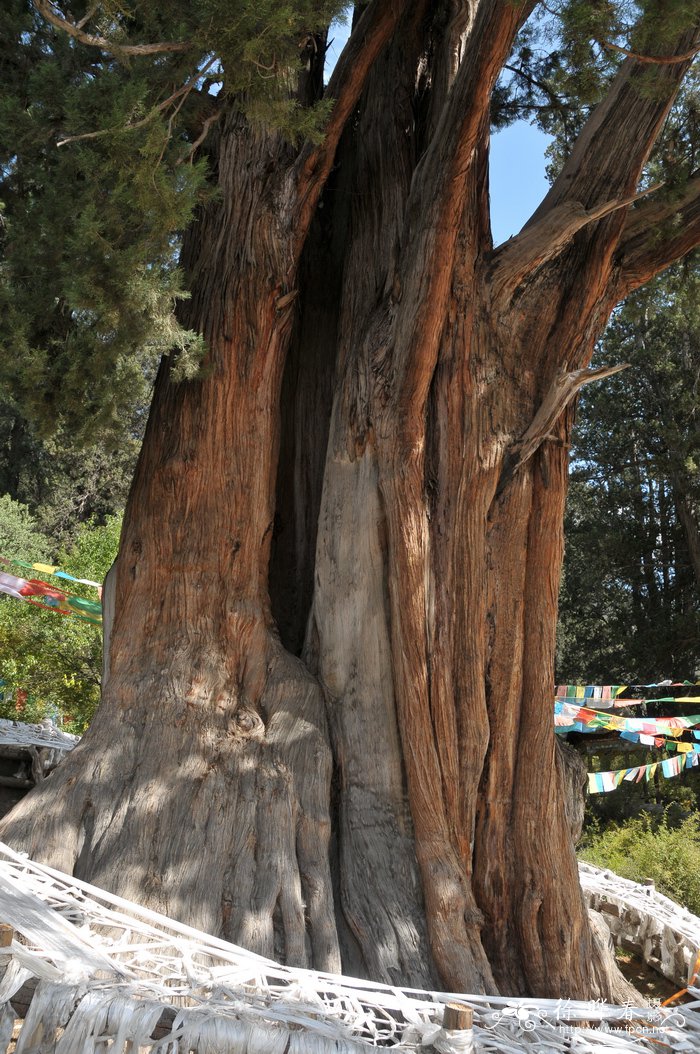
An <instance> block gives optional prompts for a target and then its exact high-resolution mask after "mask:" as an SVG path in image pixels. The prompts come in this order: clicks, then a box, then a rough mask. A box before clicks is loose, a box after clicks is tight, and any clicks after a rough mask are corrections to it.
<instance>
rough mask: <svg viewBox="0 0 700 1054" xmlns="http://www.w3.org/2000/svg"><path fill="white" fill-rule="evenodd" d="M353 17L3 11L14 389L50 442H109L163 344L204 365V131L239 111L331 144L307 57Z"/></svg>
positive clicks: (190, 365) (91, 8)
mask: <svg viewBox="0 0 700 1054" xmlns="http://www.w3.org/2000/svg"><path fill="white" fill-rule="evenodd" d="M37 8H38V9H37ZM341 8H342V5H341V4H338V3H337V2H335V3H328V2H321V3H314V2H311V0H302V2H300V3H294V4H279V3H275V2H272V0H256V2H254V3H253V2H250V0H244V2H234V3H230V2H228V0H227V2H223V0H195V2H184V0H173V2H170V3H166V4H161V3H155V2H144V3H138V4H136V3H129V4H125V3H113V2H102V3H98V4H97V5H94V4H88V3H81V2H78V3H75V4H71V6H70V9H68V8H67V7H63V6H62V5H60V4H49V3H42V2H38V3H37V5H36V6H34V5H33V4H32V3H31V2H30V0H8V2H7V3H6V4H5V5H3V9H2V11H0V79H1V80H2V83H3V85H4V86H5V91H4V94H3V97H2V99H1V100H0V144H1V145H0V208H1V211H0V317H1V318H2V320H3V323H2V326H1V327H0V383H1V384H3V385H4V386H8V387H9V389H10V390H11V391H12V392H13V396H14V398H15V399H16V400H17V402H18V404H19V407H20V409H21V411H22V412H23V413H24V414H26V415H27V416H29V417H31V418H32V419H33V420H34V421H35V422H36V424H37V427H38V428H39V429H40V430H41V431H42V432H43V433H45V434H48V433H50V432H52V431H54V430H55V429H56V428H57V427H66V428H69V429H70V430H71V432H72V433H73V435H74V436H78V437H84V438H86V439H87V438H88V437H89V436H90V435H91V434H93V435H94V434H95V432H96V431H98V430H101V431H103V432H104V430H105V429H108V428H109V427H110V425H111V424H114V423H116V422H117V421H118V419H119V417H120V416H121V415H122V414H123V413H124V412H125V410H126V409H127V408H129V407H130V406H133V405H134V404H135V403H136V402H138V401H140V400H141V401H142V400H143V397H144V393H145V390H146V385H147V381H148V378H149V375H150V373H151V372H152V366H153V362H154V361H155V360H156V359H157V358H159V357H160V355H161V354H162V353H164V352H166V353H172V352H175V353H177V355H178V360H179V375H180V376H181V377H184V376H192V375H193V373H196V371H197V366H198V362H199V361H200V359H201V355H202V353H203V346H202V343H201V340H200V338H199V337H198V335H197V334H195V333H192V332H190V331H187V330H184V329H183V328H182V327H181V326H180V325H179V324H178V322H177V321H176V317H175V315H174V307H175V305H176V303H177V301H178V299H179V298H181V297H182V296H183V295H185V294H184V292H183V290H182V288H181V283H180V277H179V273H178V270H177V256H178V245H179V238H180V235H181V233H182V231H183V229H184V227H185V226H186V224H187V223H188V222H189V220H190V218H191V216H192V213H193V209H194V207H195V206H196V204H197V202H198V201H200V200H202V198H203V196H205V195H206V194H207V193H208V192H209V190H208V170H207V162H206V143H205V142H204V138H205V134H206V133H207V131H209V130H210V129H211V128H212V127H214V126H215V119H216V117H217V114H218V112H219V111H220V110H221V108H222V106H223V105H227V106H231V105H234V106H236V107H238V108H240V109H241V111H242V112H243V113H244V114H246V115H247V116H248V119H249V120H254V121H263V122H265V123H267V124H273V125H274V126H275V127H277V128H278V129H279V130H280V132H281V133H282V134H284V135H287V136H288V137H290V138H292V139H296V138H299V137H300V136H311V137H314V136H318V134H319V132H320V129H321V127H322V124H323V119H324V115H325V113H326V112H327V109H326V108H325V107H324V106H323V105H322V104H321V105H307V103H308V102H309V101H308V100H303V101H302V100H301V98H300V96H299V93H298V90H297V89H298V81H299V73H300V71H301V68H302V67H301V60H300V54H302V53H304V47H303V45H304V41H305V40H307V39H309V38H310V37H311V36H312V35H313V34H318V35H319V37H318V39H319V42H320V43H319V46H320V47H321V48H322V47H323V41H324V39H325V37H324V32H325V30H324V27H325V26H327V24H328V22H329V21H330V19H331V18H332V17H333V16H335V15H337V14H338V13H339V11H340V9H341ZM68 11H70V14H69V13H68ZM44 15H47V16H50V17H43V16H44ZM51 18H53V19H54V20H55V19H59V20H60V19H63V20H64V21H65V22H68V23H71V24H72V25H73V26H78V27H80V28H79V30H74V31H73V32H72V34H71V32H66V31H65V30H64V28H61V26H60V25H59V26H57V25H54V24H52V21H51ZM76 36H78V37H80V38H81V39H76ZM145 45H159V47H158V48H157V49H156V50H155V51H154V52H153V53H143V52H142V51H140V50H139V48H141V49H143V48H144V46H145ZM313 101H314V100H311V103H313Z"/></svg>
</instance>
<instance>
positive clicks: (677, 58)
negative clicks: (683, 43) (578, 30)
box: [600, 40, 700, 66]
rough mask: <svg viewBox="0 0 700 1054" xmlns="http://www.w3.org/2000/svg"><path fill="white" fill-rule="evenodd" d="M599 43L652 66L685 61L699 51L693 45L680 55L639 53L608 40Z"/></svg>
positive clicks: (609, 49)
mask: <svg viewBox="0 0 700 1054" xmlns="http://www.w3.org/2000/svg"><path fill="white" fill-rule="evenodd" d="M600 44H601V47H604V48H607V50H608V51H617V52H618V53H619V54H620V55H626V56H627V58H630V59H636V61H637V62H646V63H648V64H650V65H652V66H666V65H668V64H669V63H674V62H687V61H688V59H694V58H695V56H696V55H697V54H698V52H700V47H695V48H691V49H690V50H689V51H685V52H684V53H683V54H682V55H640V54H639V52H638V51H631V50H630V49H629V48H623V47H620V45H619V44H613V43H612V41H610V40H601V42H600Z"/></svg>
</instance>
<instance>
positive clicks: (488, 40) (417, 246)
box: [394, 0, 534, 446]
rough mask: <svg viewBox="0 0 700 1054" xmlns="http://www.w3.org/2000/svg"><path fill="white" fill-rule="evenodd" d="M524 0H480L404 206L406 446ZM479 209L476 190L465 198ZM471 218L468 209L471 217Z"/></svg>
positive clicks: (400, 371) (399, 284) (416, 426)
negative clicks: (496, 92)
mask: <svg viewBox="0 0 700 1054" xmlns="http://www.w3.org/2000/svg"><path fill="white" fill-rule="evenodd" d="M533 6H534V4H533V3H532V2H530V0H526V2H525V3H517V2H501V0H481V3H479V6H478V8H477V11H476V17H475V18H474V21H473V24H472V26H471V29H470V32H469V35H468V38H467V40H466V42H465V45H464V53H463V56H462V61H461V64H460V68H459V71H458V73H457V76H456V78H455V80H454V83H453V85H452V88H451V90H450V93H449V96H448V98H447V101H446V103H445V106H444V108H443V112H442V115H441V117H440V119H439V121H438V122H437V124H436V127H435V132H434V134H433V137H432V140H431V142H430V145H429V147H428V149H427V150H426V152H425V154H424V156H423V159H422V160H421V162H420V164H419V166H418V168H417V169H416V172H415V175H414V178H413V185H412V189H411V194H410V197H409V201H408V204H407V209H406V230H405V234H404V238H403V260H404V261H405V263H404V265H403V267H402V270H401V273H400V274H399V275H397V278H396V281H395V283H394V285H395V288H396V289H397V290H398V295H399V296H400V297H401V298H402V299H404V300H406V301H407V302H408V303H410V304H414V305H415V308H413V309H412V310H404V311H401V312H400V314H399V326H400V327H401V331H400V332H397V334H396V336H395V346H396V348H397V349H399V348H400V349H401V351H400V355H401V358H402V361H401V362H398V361H397V362H396V364H395V367H396V378H397V383H398V384H399V385H400V387H401V390H402V396H401V402H402V412H401V414H400V417H401V421H402V427H403V428H404V429H405V435H404V440H405V442H406V443H407V444H408V445H409V446H410V444H411V434H412V432H414V431H419V430H420V428H421V427H422V426H421V423H420V422H421V418H422V412H423V408H424V405H425V399H426V397H427V392H428V387H429V384H430V379H431V377H432V374H433V370H434V366H435V361H436V357H437V351H438V347H439V342H440V337H441V334H442V326H443V322H444V307H445V304H446V302H447V297H448V295H449V290H450V283H451V280H452V272H453V264H454V254H455V251H456V245H457V238H458V234H459V231H460V228H461V226H462V222H463V213H464V209H465V203H466V202H467V201H468V200H470V194H471V193H472V191H473V189H474V188H473V184H472V181H471V180H472V179H473V178H474V174H475V172H476V169H477V166H476V165H475V160H476V157H477V153H478V151H477V147H478V145H479V143H480V142H482V141H483V136H484V133H485V130H486V128H487V124H486V122H487V121H488V116H489V108H490V100H491V93H492V91H493V87H494V85H495V83H496V80H497V79H498V76H499V74H500V72H501V69H502V68H503V63H504V62H505V60H506V59H507V57H508V54H509V53H510V50H511V47H512V44H513V39H514V37H515V34H516V33H517V31H518V29H519V27H520V26H521V25H522V23H523V21H524V20H525V18H526V17H527V15H528V14H529V12H530V11H531V10H532V7H533ZM471 200H472V201H473V206H474V209H476V210H478V208H479V201H478V196H477V195H474V196H473V197H472V199H471ZM477 222H478V220H477V217H476V216H472V223H473V224H476V223H477Z"/></svg>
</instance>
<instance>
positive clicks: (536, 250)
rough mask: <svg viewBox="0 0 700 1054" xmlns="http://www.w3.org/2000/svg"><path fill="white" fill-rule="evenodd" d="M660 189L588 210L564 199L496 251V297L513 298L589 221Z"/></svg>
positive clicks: (648, 190) (577, 203)
mask: <svg viewBox="0 0 700 1054" xmlns="http://www.w3.org/2000/svg"><path fill="white" fill-rule="evenodd" d="M658 189H659V184H656V185H654V186H653V187H649V188H647V189H646V190H643V191H641V192H640V193H639V194H632V195H630V196H629V197H626V198H621V199H617V200H614V201H606V202H604V203H603V204H602V205H598V206H596V207H595V208H591V209H587V208H586V207H585V206H584V205H583V204H582V203H581V202H580V201H564V202H562V203H561V204H560V205H557V206H556V207H555V208H554V209H552V211H551V212H548V213H545V215H544V216H543V217H542V219H540V220H538V221H537V223H535V224H534V225H533V226H531V227H530V226H528V227H526V228H525V229H524V230H523V231H522V232H521V233H520V234H519V235H517V237H515V238H511V239H509V240H508V241H507V242H505V244H504V245H502V246H501V247H500V248H499V249H498V250H497V251H496V253H495V255H494V260H493V265H494V270H493V277H492V288H493V293H494V297H496V298H499V299H503V298H510V297H511V296H512V294H513V293H514V292H515V290H516V289H517V287H518V286H519V285H520V284H521V283H522V282H524V281H525V280H526V279H527V278H528V276H529V275H531V274H532V273H533V272H534V271H536V270H537V269H538V268H540V267H542V266H543V265H544V264H545V263H547V262H548V261H549V260H552V259H554V257H556V256H558V255H559V253H561V252H563V250H564V249H565V248H566V247H567V245H570V243H571V240H572V239H573V237H574V235H575V234H577V233H578V232H579V231H580V230H582V228H583V227H585V226H587V225H588V224H589V223H595V222H596V221H597V220H601V219H603V218H604V217H605V216H609V215H610V214H611V213H612V212H616V211H617V210H618V209H624V208H626V207H627V206H629V205H632V204H634V202H636V201H639V200H640V199H642V198H645V197H646V196H647V195H648V194H652V193H653V192H654V191H655V190H658Z"/></svg>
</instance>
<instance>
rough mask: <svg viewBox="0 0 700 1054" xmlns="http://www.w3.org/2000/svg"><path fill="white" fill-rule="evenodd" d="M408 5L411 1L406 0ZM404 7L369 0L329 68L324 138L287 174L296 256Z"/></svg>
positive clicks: (391, 1)
mask: <svg viewBox="0 0 700 1054" xmlns="http://www.w3.org/2000/svg"><path fill="white" fill-rule="evenodd" d="M410 2H411V4H412V3H413V2H414V0H410ZM405 7H406V5H405V4H403V3H400V2H399V0H372V3H371V4H370V5H369V6H368V8H367V10H366V11H365V12H364V14H363V15H362V17H361V19H360V21H359V22H358V24H357V26H356V27H355V29H353V31H352V33H351V35H350V39H349V40H348V42H347V44H346V46H345V48H344V49H343V53H342V54H341V56H340V59H339V60H338V63H337V65H336V67H335V69H334V71H333V75H332V76H331V79H330V81H329V82H328V87H327V89H326V98H331V99H333V100H334V106H333V110H332V112H331V116H330V120H329V121H328V124H327V126H326V130H325V136H324V138H323V142H322V143H321V144H320V145H318V146H312V145H311V144H307V145H306V146H305V147H304V148H303V150H302V152H301V154H300V155H299V158H298V160H297V162H296V165H295V166H294V169H293V170H292V173H291V178H292V186H294V187H295V188H296V194H297V198H298V201H299V206H298V209H297V211H296V215H295V217H294V226H295V231H294V245H295V251H294V258H295V259H296V258H298V254H299V252H301V248H302V246H303V244H304V241H305V238H306V232H307V231H308V228H309V224H310V222H311V217H312V215H313V213H314V209H315V208H316V204H317V202H318V198H319V195H320V193H321V190H322V189H323V186H324V184H325V181H326V178H327V176H328V173H329V172H330V170H331V167H332V165H333V159H334V157H335V152H336V148H337V146H338V141H339V140H340V137H341V135H342V133H343V129H344V128H345V125H346V122H347V120H348V118H349V117H350V114H351V113H352V111H353V110H354V108H355V106H356V105H357V103H358V100H359V98H360V95H361V93H362V90H363V88H364V86H365V83H366V80H367V76H368V75H369V72H370V70H371V69H372V66H373V65H374V63H375V61H376V59H377V57H378V55H379V54H380V52H381V51H382V49H383V48H384V46H385V44H386V43H387V41H388V40H389V38H390V37H391V35H392V33H393V32H394V30H395V29H396V26H397V24H398V21H399V18H400V17H401V15H402V13H403V11H404V9H405Z"/></svg>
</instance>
